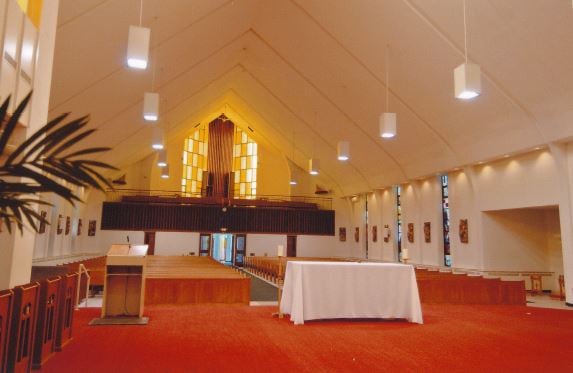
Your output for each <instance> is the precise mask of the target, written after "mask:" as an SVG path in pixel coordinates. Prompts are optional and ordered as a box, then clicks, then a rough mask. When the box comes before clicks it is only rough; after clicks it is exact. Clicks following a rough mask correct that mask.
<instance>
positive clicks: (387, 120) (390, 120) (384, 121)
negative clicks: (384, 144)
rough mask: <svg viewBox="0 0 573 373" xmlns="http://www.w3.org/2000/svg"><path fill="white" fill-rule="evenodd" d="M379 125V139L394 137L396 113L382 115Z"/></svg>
mask: <svg viewBox="0 0 573 373" xmlns="http://www.w3.org/2000/svg"><path fill="white" fill-rule="evenodd" d="M379 124H380V137H382V138H385V139H390V138H392V137H394V136H396V113H382V115H380V119H379Z"/></svg>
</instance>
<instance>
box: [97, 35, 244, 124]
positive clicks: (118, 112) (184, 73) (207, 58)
mask: <svg viewBox="0 0 573 373" xmlns="http://www.w3.org/2000/svg"><path fill="white" fill-rule="evenodd" d="M245 35H246V33H243V34H241V35H239V36H238V37H236V38H234V39H233V40H232V41H230V42H228V43H226V44H225V45H223V46H222V47H220V48H218V49H217V50H215V51H213V52H212V53H211V54H209V55H208V56H206V57H205V58H203V59H201V60H199V61H197V63H195V64H193V65H190V66H188V67H187V68H186V69H185V70H183V71H181V73H179V74H177V75H176V76H175V77H173V78H172V79H169V80H167V81H166V82H163V83H162V84H160V85H158V86H157V87H156V88H157V89H156V90H155V91H156V92H159V90H160V89H161V88H165V87H167V86H168V85H169V84H171V83H172V82H173V81H175V80H176V79H177V78H180V77H181V76H183V75H186V74H188V73H190V71H192V70H193V69H195V68H196V67H197V66H199V65H201V64H203V63H205V62H207V61H208V60H209V59H211V58H212V57H213V56H215V55H216V54H219V53H221V52H222V51H223V50H225V49H226V48H228V47H229V46H231V45H232V44H234V43H235V42H236V41H237V40H239V39H241V38H242V37H244V36H245ZM235 66H237V64H235V65H234V66H233V67H235ZM142 101H143V96H142V97H140V98H139V99H137V101H136V102H133V103H131V104H128V105H127V106H126V107H124V108H123V109H121V110H119V111H117V112H116V113H114V114H113V115H111V116H110V117H109V118H107V119H105V120H101V121H99V122H97V123H95V124H98V125H100V123H101V125H102V126H104V127H105V126H106V123H109V122H110V121H111V120H112V119H113V118H115V117H117V116H119V115H121V114H122V113H124V112H126V111H127V110H129V109H131V108H132V107H133V106H135V105H138V104H139V103H141V102H142ZM91 124H94V123H91Z"/></svg>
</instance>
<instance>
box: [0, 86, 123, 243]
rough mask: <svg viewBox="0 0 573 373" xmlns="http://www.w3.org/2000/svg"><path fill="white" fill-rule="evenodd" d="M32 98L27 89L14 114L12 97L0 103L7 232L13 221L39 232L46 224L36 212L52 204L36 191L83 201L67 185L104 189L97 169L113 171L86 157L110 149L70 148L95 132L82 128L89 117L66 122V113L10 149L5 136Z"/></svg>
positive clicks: (1, 211) (1, 199)
mask: <svg viewBox="0 0 573 373" xmlns="http://www.w3.org/2000/svg"><path fill="white" fill-rule="evenodd" d="M30 97H31V93H30V94H29V95H28V96H27V97H26V98H24V100H22V102H20V104H19V105H18V107H17V108H16V110H15V111H14V112H13V113H12V115H9V114H8V106H9V104H10V97H8V98H7V99H6V100H5V101H4V103H3V104H2V106H1V107H0V131H1V134H0V220H1V222H3V223H4V225H5V227H6V228H7V230H8V231H9V232H12V229H13V226H14V225H15V226H16V227H17V228H18V230H19V231H20V233H22V232H23V229H24V227H26V226H28V227H30V228H32V229H34V230H35V231H38V229H39V225H40V224H39V223H44V224H48V222H47V221H46V219H45V218H44V217H42V216H41V214H39V213H38V212H37V211H36V210H37V207H38V205H50V203H48V202H45V201H43V200H41V199H39V195H40V194H42V193H55V194H56V195H58V196H60V197H61V198H63V199H64V200H66V201H67V202H69V203H71V204H75V203H76V202H80V201H81V200H80V198H79V197H78V195H77V194H76V193H75V192H74V191H73V190H72V188H71V187H70V186H75V187H85V188H95V189H98V190H104V188H105V187H111V185H110V183H109V182H108V180H107V179H106V178H105V177H104V176H103V175H102V174H101V173H100V170H116V168H115V167H113V166H111V165H109V164H107V163H103V162H98V161H96V160H92V159H89V157H90V156H93V155H94V154H97V153H102V152H106V151H108V150H110V148H107V147H91V148H85V149H79V150H77V148H74V147H73V146H74V145H76V144H78V143H80V142H81V141H82V140H84V139H86V138H87V137H88V136H90V135H91V134H92V133H93V132H94V131H95V129H86V128H85V127H86V125H87V123H88V121H89V118H88V117H87V116H84V117H81V118H77V119H72V120H70V121H67V122H66V121H65V119H66V118H67V117H68V115H69V113H66V114H62V115H60V116H58V117H57V118H54V119H53V120H51V121H49V122H48V123H47V124H46V125H44V126H43V127H42V128H40V129H39V130H38V131H36V132H35V133H33V134H32V135H31V136H29V137H28V138H27V139H26V140H24V141H23V142H22V143H21V144H20V145H18V146H17V147H16V148H15V149H14V150H12V151H8V148H9V147H8V144H9V140H10V138H11V137H12V136H13V135H14V133H15V130H16V128H17V126H18V123H19V119H20V117H21V116H22V113H23V112H24V110H25V108H26V106H27V105H28V103H29V101H30ZM74 149H75V150H74ZM62 180H64V181H66V182H67V183H62V182H61V181H62Z"/></svg>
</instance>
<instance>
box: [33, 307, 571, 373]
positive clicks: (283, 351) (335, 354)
mask: <svg viewBox="0 0 573 373" xmlns="http://www.w3.org/2000/svg"><path fill="white" fill-rule="evenodd" d="M275 309H276V308H273V307H248V306H228V305H221V306H218V305H189V306H153V307H148V308H146V312H145V314H146V316H149V317H150V322H149V325H147V326H88V325H87V323H88V322H89V321H90V320H91V319H92V318H94V317H97V316H98V315H99V309H83V310H80V311H77V312H76V314H75V324H74V328H75V330H74V335H75V337H74V340H72V342H70V344H69V345H68V346H66V348H65V349H64V351H63V352H60V353H57V354H56V356H55V357H53V358H52V359H51V360H50V361H48V362H47V363H46V365H45V366H44V368H43V369H42V372H59V373H60V372H81V373H88V372H110V373H112V372H113V373H119V372H207V371H209V372H221V371H237V372H245V371H254V372H273V371H274V372H279V371H290V372H292V371H295V372H349V371H353V372H356V371H364V372H365V371H369V372H371V371H392V372H394V371H416V372H444V371H447V372H452V371H458V372H461V371H463V372H484V371H487V372H573V311H566V310H551V309H539V308H527V307H524V306H465V305H464V306H460V305H428V304H425V305H423V312H424V320H425V322H426V323H425V324H424V325H417V324H409V323H407V322H405V321H347V320H336V321H315V322H307V323H305V325H300V326H295V325H293V324H292V323H291V322H290V321H289V319H288V318H285V319H281V320H279V319H274V318H272V317H271V313H272V312H273V311H274V310H275Z"/></svg>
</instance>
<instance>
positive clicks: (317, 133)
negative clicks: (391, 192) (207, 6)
mask: <svg viewBox="0 0 573 373" xmlns="http://www.w3.org/2000/svg"><path fill="white" fill-rule="evenodd" d="M245 72H246V73H247V74H248V75H249V76H250V77H251V78H252V79H253V80H254V81H255V82H256V83H257V84H259V85H260V86H261V87H262V88H263V89H264V90H265V91H267V92H268V94H269V95H270V96H271V97H273V98H274V99H275V100H277V101H278V102H279V104H280V105H281V106H283V107H284V108H285V109H286V110H287V111H288V112H289V113H290V114H291V115H292V116H293V117H295V118H297V119H298V120H299V121H300V122H301V123H303V124H304V125H305V127H307V128H309V129H310V130H311V131H312V133H314V134H315V136H317V137H318V138H319V139H321V140H322V142H324V143H325V144H326V145H327V146H328V148H329V149H331V150H332V151H334V152H335V153H336V148H334V147H332V146H331V145H330V144H329V142H328V141H326V139H325V138H324V137H323V136H322V135H321V134H320V133H319V132H317V131H316V130H315V129H314V128H313V127H312V126H311V125H310V124H309V123H308V122H307V121H306V120H304V119H303V118H302V117H300V116H299V115H297V114H296V113H295V112H294V110H293V109H292V108H291V107H290V106H289V105H287V104H286V103H285V102H284V101H283V100H282V99H281V98H279V97H278V96H277V95H276V94H275V93H274V92H273V91H272V90H271V89H270V88H268V87H267V86H266V85H265V84H264V83H262V82H261V81H260V80H259V79H258V78H257V77H256V76H254V75H253V74H252V73H251V71H250V70H249V69H247V68H245ZM236 94H237V96H238V97H241V98H242V95H241V94H239V93H236ZM255 112H256V113H258V111H256V110H255ZM258 115H260V116H261V117H262V118H263V119H265V121H266V122H268V123H271V122H270V121H268V120H267V119H266V118H265V116H264V115H262V114H258ZM271 127H273V128H275V126H273V125H271ZM277 132H278V133H279V134H280V135H281V137H283V138H285V139H288V136H287V135H285V134H283V133H282V131H280V130H277ZM287 141H288V140H287ZM293 162H294V160H293ZM295 163H296V162H295ZM351 167H352V168H353V169H354V170H355V171H356V173H358V175H359V176H360V177H362V178H363V179H364V182H365V183H366V186H367V187H368V188H372V186H371V185H370V182H369V181H368V179H367V178H366V177H365V176H364V174H363V173H362V172H361V171H360V170H359V169H358V168H356V167H355V166H354V165H352V164H351ZM301 168H302V169H304V167H301ZM335 183H336V184H338V183H337V182H336V181H335ZM340 189H341V191H343V188H340Z"/></svg>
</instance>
